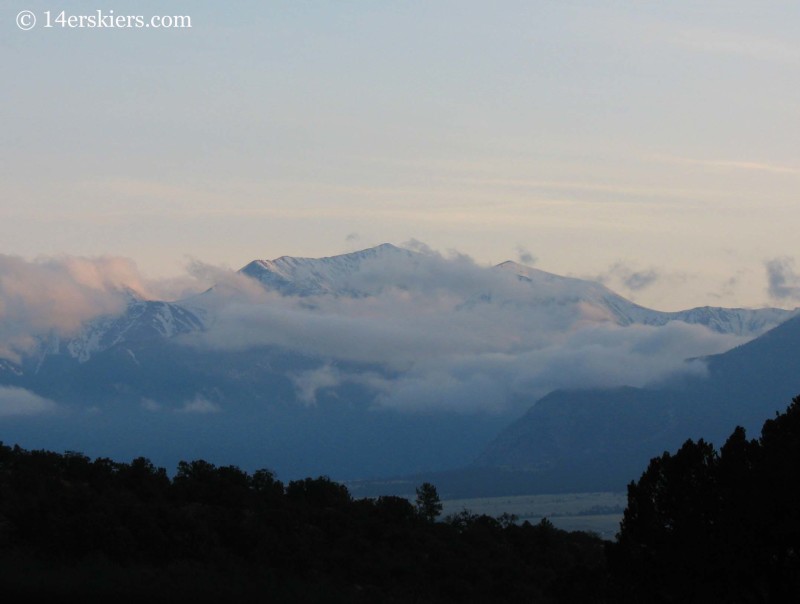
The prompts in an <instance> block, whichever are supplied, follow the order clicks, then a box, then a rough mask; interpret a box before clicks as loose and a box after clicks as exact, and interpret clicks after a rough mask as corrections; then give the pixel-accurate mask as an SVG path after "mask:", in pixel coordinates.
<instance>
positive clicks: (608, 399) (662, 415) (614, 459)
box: [475, 317, 800, 490]
mask: <svg viewBox="0 0 800 604" xmlns="http://www.w3.org/2000/svg"><path fill="white" fill-rule="evenodd" d="M799 347H800V317H794V318H792V319H790V320H788V321H786V322H784V323H782V324H781V325H779V326H778V327H775V328H774V329H772V330H770V331H768V332H767V333H765V334H764V335H762V336H760V337H758V338H756V339H754V340H752V341H750V342H748V343H746V344H744V345H742V346H739V347H737V348H734V349H733V350H730V351H728V352H725V353H723V354H719V355H714V356H711V357H709V358H707V359H705V361H706V364H707V368H708V375H707V376H706V377H702V378H682V379H681V380H679V381H678V380H676V381H673V382H672V383H667V384H665V385H664V386H662V387H660V388H631V387H624V388H613V389H589V390H578V391H566V390H560V391H555V392H552V393H550V394H548V395H547V396H545V397H544V398H542V399H540V400H539V401H537V402H536V403H535V404H534V405H533V407H531V408H530V410H529V411H528V412H527V413H526V414H525V415H524V416H523V417H521V418H520V419H518V420H517V421H515V422H513V423H512V424H511V425H510V426H509V427H508V428H506V429H505V430H503V431H502V432H501V433H500V434H499V435H498V436H497V438H496V439H495V440H494V441H493V442H492V443H491V444H490V445H489V446H488V447H486V449H485V450H484V451H483V452H482V453H481V455H480V456H479V457H478V458H477V460H476V463H475V465H476V466H477V467H482V468H504V469H506V470H514V471H522V472H526V473H529V474H532V475H535V476H537V477H538V480H539V482H540V483H542V484H552V483H554V482H556V481H558V479H559V477H563V476H565V475H569V476H570V480H571V482H572V483H573V488H575V489H578V490H583V489H611V488H614V489H619V488H622V487H623V486H624V485H625V484H626V483H627V482H628V481H630V480H631V479H633V478H635V477H636V476H638V475H639V474H640V473H641V472H642V471H643V470H644V468H645V467H646V465H647V462H648V460H649V459H650V458H652V457H655V456H657V455H660V454H661V453H662V452H663V451H666V450H675V449H676V448H677V447H679V446H680V445H681V444H682V443H683V442H684V441H685V440H686V439H687V438H694V439H698V438H704V439H706V440H710V441H712V442H714V443H715V444H718V445H721V444H722V442H723V440H724V439H725V438H727V436H728V435H729V434H730V433H731V432H732V430H733V428H734V427H735V426H737V425H741V426H743V427H745V429H746V430H747V431H748V433H749V434H751V435H755V434H757V433H758V431H759V429H760V427H761V425H762V424H763V422H764V421H765V420H766V419H768V418H770V417H772V416H773V415H774V414H775V413H776V412H779V411H782V410H783V409H785V407H786V406H787V405H788V404H789V402H790V401H791V399H792V397H794V396H796V395H797V394H798V393H800V356H798V355H797V354H796V352H797V350H798V348H799Z"/></svg>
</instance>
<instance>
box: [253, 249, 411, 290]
mask: <svg viewBox="0 0 800 604" xmlns="http://www.w3.org/2000/svg"><path fill="white" fill-rule="evenodd" d="M414 255H415V252H412V251H410V250H406V249H403V248H399V247H397V246H395V245H392V244H391V243H382V244H380V245H377V246H375V247H370V248H366V249H363V250H359V251H356V252H349V253H346V254H339V255H336V256H327V257H324V258H304V257H297V256H281V257H280V258H276V259H274V260H253V261H252V262H251V263H249V264H248V265H247V266H245V267H244V268H242V269H241V270H240V271H239V272H240V273H242V274H243V275H246V276H248V277H250V278H252V279H256V280H257V281H259V282H261V284H262V285H264V286H265V287H267V288H269V289H274V290H277V291H279V292H281V293H283V294H289V295H300V296H308V295H314V294H322V293H344V294H347V295H352V294H358V292H354V291H349V290H347V288H345V290H346V291H342V289H341V285H342V283H343V282H345V281H347V280H348V278H349V277H351V276H352V275H353V274H355V273H357V272H359V271H360V270H361V269H362V268H363V265H364V264H365V263H368V262H370V261H373V260H385V259H389V258H411V257H413V256H414Z"/></svg>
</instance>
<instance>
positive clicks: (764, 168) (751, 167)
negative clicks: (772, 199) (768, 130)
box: [654, 155, 800, 176]
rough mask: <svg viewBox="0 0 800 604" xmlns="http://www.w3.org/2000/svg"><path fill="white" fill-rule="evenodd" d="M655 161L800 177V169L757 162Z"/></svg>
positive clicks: (664, 158) (671, 158)
mask: <svg viewBox="0 0 800 604" xmlns="http://www.w3.org/2000/svg"><path fill="white" fill-rule="evenodd" d="M654 159H657V160H658V161H663V162H666V163H672V164H686V165H692V166H700V167H705V168H714V169H723V170H742V171H747V172H768V173H771V174H786V175H792V176H795V175H800V167H794V166H786V165H781V164H773V163H768V162H757V161H739V160H721V159H696V158H689V157H677V156H671V155H660V156H655V158H654Z"/></svg>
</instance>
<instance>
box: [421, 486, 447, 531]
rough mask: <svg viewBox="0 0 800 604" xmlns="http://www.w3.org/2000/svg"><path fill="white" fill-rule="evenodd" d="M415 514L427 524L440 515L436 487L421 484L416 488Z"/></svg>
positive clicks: (440, 505) (440, 507)
mask: <svg viewBox="0 0 800 604" xmlns="http://www.w3.org/2000/svg"><path fill="white" fill-rule="evenodd" d="M416 506H417V512H418V513H419V515H420V516H422V517H423V518H425V519H426V520H427V521H428V522H433V521H434V520H436V518H437V517H438V516H439V514H441V513H442V501H441V499H439V493H438V492H437V491H436V487H435V486H433V485H432V484H431V483H430V482H423V483H422V484H421V485H420V486H419V487H417V499H416Z"/></svg>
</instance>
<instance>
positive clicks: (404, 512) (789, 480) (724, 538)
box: [0, 397, 800, 603]
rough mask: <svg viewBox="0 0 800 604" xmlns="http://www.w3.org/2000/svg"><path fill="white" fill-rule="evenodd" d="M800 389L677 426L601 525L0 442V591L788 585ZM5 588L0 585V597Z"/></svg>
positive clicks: (185, 594) (474, 591)
mask: <svg viewBox="0 0 800 604" xmlns="http://www.w3.org/2000/svg"><path fill="white" fill-rule="evenodd" d="M798 470H800V397H798V398H795V399H794V401H793V402H792V404H791V405H790V406H789V408H788V409H787V410H786V412H785V413H783V414H778V415H776V417H775V418H774V419H770V420H768V421H767V422H766V423H765V424H764V427H763V429H762V432H761V435H760V437H759V438H758V439H748V438H747V436H746V434H745V432H744V430H743V429H741V428H737V429H736V430H734V432H733V434H732V435H731V436H730V438H728V440H727V442H725V444H724V445H723V446H722V447H721V449H720V450H719V451H717V450H716V449H715V448H714V447H713V445H711V444H710V443H708V442H705V441H704V440H699V441H697V442H695V441H692V440H688V441H686V443H685V444H684V445H683V446H682V447H681V448H680V449H679V450H678V451H677V452H675V453H669V452H665V453H664V454H663V455H661V456H660V457H657V458H654V459H653V460H651V462H650V464H649V466H648V467H647V470H646V471H645V472H644V474H643V475H642V476H641V478H640V479H639V480H638V481H634V482H631V483H630V485H629V487H628V504H627V508H626V510H625V513H624V517H623V520H622V523H621V526H620V532H619V534H618V535H617V539H616V541H615V542H604V541H603V540H601V539H600V538H599V537H598V536H597V535H593V534H590V533H582V532H571V533H570V532H566V531H562V530H559V529H556V528H555V527H553V525H552V524H551V523H550V522H548V521H547V520H543V521H542V522H540V523H538V524H531V523H529V522H523V523H521V524H520V523H518V522H516V519H515V518H513V517H511V516H504V517H501V518H491V517H489V516H485V515H477V514H473V513H471V512H470V511H468V510H463V511H462V512H460V513H458V514H453V515H451V516H448V517H446V518H444V519H441V518H440V513H441V509H442V508H441V502H440V501H439V497H438V494H437V492H436V488H435V486H434V485H431V484H428V483H425V484H423V485H420V487H419V488H418V489H417V493H416V495H417V497H416V501H415V503H411V502H410V501H408V500H406V499H404V498H400V497H391V496H386V497H378V498H376V499H366V498H365V499H354V498H353V497H352V496H351V495H350V493H349V492H348V490H347V488H346V487H345V486H344V485H342V484H339V483H336V482H334V481H332V480H330V479H329V478H327V477H319V478H306V479H303V480H295V481H291V482H289V483H288V484H284V483H282V482H281V481H279V480H278V479H277V478H276V477H275V475H274V474H273V473H272V472H270V471H269V470H258V471H256V472H253V473H252V474H250V473H248V472H245V471H243V470H241V469H239V468H238V467H235V466H222V467H217V466H215V465H213V464H211V463H209V462H207V461H203V460H196V461H192V462H181V463H180V464H179V465H178V468H177V472H176V474H175V476H174V477H173V478H170V477H169V476H168V475H167V472H166V471H165V470H164V469H163V468H157V467H155V466H154V465H153V464H152V463H151V462H150V461H149V460H147V459H145V458H138V459H134V460H133V461H132V462H130V463H120V462H115V461H112V460H110V459H105V458H98V459H95V460H91V459H89V458H88V457H86V456H85V455H82V454H80V453H76V452H66V453H63V454H59V453H54V452H49V451H28V450H25V449H22V448H20V447H19V446H13V447H12V446H7V445H3V444H2V443H0V593H2V594H3V595H4V596H6V597H14V596H16V597H18V598H20V599H22V598H30V597H31V596H40V597H54V598H57V599H65V598H67V597H77V598H82V599H84V600H86V601H90V600H93V599H108V598H112V597H113V598H114V599H116V600H126V599H129V600H141V599H143V598H148V599H150V600H163V601H175V600H183V599H189V598H192V599H195V600H198V601H212V600H213V601H216V600H220V599H223V598H224V599H227V600H231V599H234V600H236V601H259V602H271V601H274V602H378V601H379V602H421V603H428V602H430V603H435V602H487V601H491V602H547V603H549V602H581V603H583V602H588V603H591V602H623V603H624V602H630V603H633V602H636V603H639V602H642V603H647V602H654V603H655V602H659V603H661V602H664V603H667V602H701V601H703V602H741V603H757V602H795V601H800V473H799V472H798ZM7 601H9V600H7Z"/></svg>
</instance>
